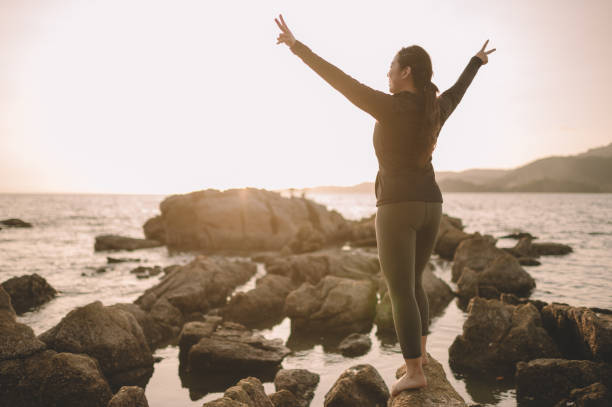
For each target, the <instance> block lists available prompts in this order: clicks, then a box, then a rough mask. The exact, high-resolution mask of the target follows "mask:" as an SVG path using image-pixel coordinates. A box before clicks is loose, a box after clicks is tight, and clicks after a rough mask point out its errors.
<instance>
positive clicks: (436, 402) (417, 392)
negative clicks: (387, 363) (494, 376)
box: [390, 353, 466, 407]
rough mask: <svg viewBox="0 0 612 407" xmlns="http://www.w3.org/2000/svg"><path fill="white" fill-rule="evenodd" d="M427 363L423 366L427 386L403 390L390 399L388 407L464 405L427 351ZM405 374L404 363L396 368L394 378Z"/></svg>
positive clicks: (458, 406) (461, 406) (438, 364)
mask: <svg viewBox="0 0 612 407" xmlns="http://www.w3.org/2000/svg"><path fill="white" fill-rule="evenodd" d="M427 358H428V360H429V363H427V364H426V365H424V366H423V371H424V372H425V377H426V378H427V386H426V387H423V388H419V389H412V390H404V391H402V392H401V393H399V394H398V395H397V396H396V397H394V398H393V399H392V400H391V404H390V407H402V406H428V407H436V406H439V407H447V406H448V407H465V406H466V404H465V400H464V399H463V398H462V397H461V396H460V395H459V393H457V391H456V390H455V389H454V388H453V387H452V386H451V384H450V383H449V382H448V379H447V378H446V374H445V373H444V368H443V367H442V365H441V364H440V363H439V362H438V361H437V360H435V359H434V358H433V357H431V355H430V354H429V353H428V354H427ZM404 374H406V365H405V364H402V366H401V367H400V368H399V369H397V371H396V372H395V377H396V379H399V378H400V377H402V376H403V375H404Z"/></svg>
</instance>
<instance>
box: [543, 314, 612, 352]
mask: <svg viewBox="0 0 612 407" xmlns="http://www.w3.org/2000/svg"><path fill="white" fill-rule="evenodd" d="M542 321H543V324H544V327H545V328H546V329H547V330H548V332H549V333H550V335H551V336H552V337H553V339H554V340H555V342H556V343H557V345H558V347H559V349H560V350H561V352H562V354H563V355H564V357H566V358H570V359H589V360H595V361H602V362H606V363H612V314H609V313H600V312H595V311H593V310H591V309H589V308H587V307H572V306H569V305H567V304H560V303H555V302H553V303H552V304H549V305H547V306H545V307H543V308H542Z"/></svg>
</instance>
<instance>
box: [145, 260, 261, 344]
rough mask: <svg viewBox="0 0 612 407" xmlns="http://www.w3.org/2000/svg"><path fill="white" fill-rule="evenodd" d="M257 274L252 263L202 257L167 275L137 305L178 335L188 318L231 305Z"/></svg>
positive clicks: (165, 328)
mask: <svg viewBox="0 0 612 407" xmlns="http://www.w3.org/2000/svg"><path fill="white" fill-rule="evenodd" d="M256 272H257V265H256V264H255V263H253V262H251V261H242V260H230V259H228V258H225V257H209V256H203V255H198V256H196V257H195V258H194V259H193V260H192V261H191V262H189V263H188V264H186V265H183V266H180V267H179V268H177V269H176V270H175V271H172V272H171V273H170V274H168V275H166V276H165V277H164V278H163V279H162V280H161V281H160V282H159V283H158V284H156V285H155V286H153V287H151V288H149V289H147V290H146V291H145V292H144V293H143V294H142V295H141V296H140V297H138V298H137V299H136V300H135V301H134V302H135V303H136V304H138V305H139V306H140V307H141V308H142V309H143V310H145V311H147V312H149V313H150V315H151V316H152V317H153V319H154V320H155V321H156V323H157V324H159V325H160V326H161V327H162V328H163V331H164V332H174V333H173V334H172V336H174V335H178V334H179V332H180V330H181V328H182V326H183V323H184V322H185V321H187V320H188V319H189V318H188V316H190V315H193V314H194V313H201V314H206V313H208V311H209V310H211V309H212V308H214V307H221V306H223V305H225V304H226V303H227V297H228V296H229V295H230V294H231V293H232V291H234V289H235V288H236V287H237V286H239V285H241V284H244V283H246V282H247V281H248V280H249V279H250V278H251V277H252V276H253V275H255V273H256Z"/></svg>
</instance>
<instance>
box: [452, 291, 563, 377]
mask: <svg viewBox="0 0 612 407" xmlns="http://www.w3.org/2000/svg"><path fill="white" fill-rule="evenodd" d="M448 353H449V364H450V366H451V367H452V368H453V369H455V370H458V371H464V372H470V373H479V374H482V375H486V374H497V375H502V376H503V375H510V374H514V369H515V365H516V363H517V362H519V361H528V360H531V359H536V358H555V357H560V356H561V354H560V352H559V350H558V349H557V347H556V345H555V343H554V342H553V340H552V338H551V337H550V336H549V335H548V332H547V331H546V330H545V329H544V328H543V327H542V321H541V318H540V313H539V312H538V309H537V308H536V307H535V306H533V305H532V304H529V303H528V304H523V305H517V306H515V305H510V304H505V303H503V302H501V301H499V300H495V299H484V298H481V297H474V298H472V299H471V300H470V303H469V305H468V317H467V319H466V321H465V322H464V324H463V333H462V334H461V335H458V336H457V337H456V338H455V340H454V341H453V343H452V344H451V346H450V348H449V350H448Z"/></svg>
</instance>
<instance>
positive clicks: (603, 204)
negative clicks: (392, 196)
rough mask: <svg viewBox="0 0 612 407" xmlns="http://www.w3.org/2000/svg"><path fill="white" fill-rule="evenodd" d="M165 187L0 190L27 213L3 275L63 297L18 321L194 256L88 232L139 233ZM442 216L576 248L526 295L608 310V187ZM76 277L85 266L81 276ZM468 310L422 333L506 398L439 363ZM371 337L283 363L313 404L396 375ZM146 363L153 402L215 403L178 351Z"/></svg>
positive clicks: (454, 197)
mask: <svg viewBox="0 0 612 407" xmlns="http://www.w3.org/2000/svg"><path fill="white" fill-rule="evenodd" d="M164 197H165V196H164V195H93V194H82V195H72V194H66V195H64V194H32V195H30V194H1V195H0V219H5V218H12V217H15V218H20V219H23V220H25V221H27V222H31V223H32V224H33V225H34V227H33V228H32V229H18V228H12V229H11V228H3V229H2V230H0V281H5V280H7V279H9V278H10V277H13V276H19V275H23V274H31V273H38V274H40V275H41V276H43V277H44V278H45V279H47V281H48V282H49V283H50V284H51V285H52V286H53V287H55V288H56V289H57V290H59V291H60V292H61V293H60V295H59V296H58V297H57V298H56V299H54V300H53V301H51V302H50V303H48V304H46V305H44V306H43V307H41V308H40V309H39V310H36V311H34V312H28V313H26V314H24V315H22V316H20V317H18V320H19V321H20V322H22V323H25V324H28V325H29V326H31V327H32V329H34V332H35V333H36V334H40V333H42V332H44V331H45V330H47V329H49V328H51V327H53V326H54V325H56V324H57V323H58V322H59V321H60V320H61V318H62V317H64V316H65V315H66V314H67V313H68V312H69V311H70V310H72V309H74V308H75V307H77V306H82V305H85V304H88V303H90V302H92V301H96V300H100V301H101V302H102V303H103V304H104V305H111V304H114V303H117V302H132V301H134V300H135V299H136V298H137V297H138V296H139V295H140V294H141V293H142V292H143V291H144V290H146V289H147V288H149V287H151V286H153V285H155V284H156V283H157V282H158V281H159V276H158V277H152V278H149V279H138V278H136V276H135V275H133V274H131V273H130V272H129V271H130V270H131V269H133V268H135V267H137V266H138V265H148V266H153V265H160V266H167V265H170V264H185V263H187V262H189V261H190V260H191V259H192V258H193V255H192V254H188V253H178V254H173V255H172V256H170V255H169V254H168V253H167V251H166V249H165V248H164V247H159V248H152V249H144V250H137V251H134V252H116V253H107V252H103V253H96V252H94V250H93V246H94V241H95V236H96V235H100V234H107V233H113V234H120V235H125V236H132V237H143V232H142V225H143V223H144V222H145V221H146V220H147V219H149V218H150V217H152V216H155V215H156V214H158V213H159V209H158V206H159V203H160V202H161V201H162V200H163V199H164ZM307 197H309V198H311V199H314V200H315V201H317V202H320V203H322V204H324V205H326V206H327V207H328V208H329V209H336V210H337V211H338V212H340V213H341V214H342V215H343V216H345V217H346V218H348V219H359V218H361V217H365V216H371V215H372V214H374V213H375V211H376V207H375V201H374V197H373V196H372V195H370V194H364V195H362V194H318V195H314V194H309V195H307ZM443 211H444V213H446V214H448V215H450V216H454V217H459V218H461V219H462V220H463V224H464V225H465V231H466V232H468V233H471V232H475V231H478V232H480V233H482V234H491V235H493V236H494V237H499V236H502V235H505V234H509V233H513V232H518V231H526V232H530V233H531V234H533V235H535V236H537V237H538V238H539V240H540V241H552V242H558V243H564V244H569V245H570V246H572V248H573V249H574V252H573V253H570V254H569V255H565V256H544V257H541V258H540V261H541V262H542V265H540V266H535V267H525V269H526V270H527V271H528V272H529V273H530V274H531V275H532V276H533V277H534V278H535V280H536V284H537V287H536V289H535V290H534V292H533V294H532V296H531V297H532V298H535V299H540V300H543V301H546V302H552V301H556V302H565V303H568V304H570V305H575V306H591V307H601V308H612V298H611V297H610V295H609V291H610V288H611V286H612V284H611V277H610V273H609V272H608V270H609V269H610V267H611V266H612V194H537V193H534V194H530V193H516V194H505V193H480V194H479V193H446V194H444V204H443ZM515 242H516V241H515V240H512V239H500V240H499V241H498V243H497V245H498V246H499V247H510V246H513V245H514V244H515ZM108 255H110V256H112V257H132V258H141V262H140V263H117V264H112V265H108V266H109V268H108V271H107V272H105V273H96V271H95V269H96V268H98V267H101V266H107V261H106V257H107V256H108ZM432 260H433V261H434V264H436V274H437V275H438V276H439V277H441V278H442V279H443V280H445V281H446V282H447V283H449V284H450V286H451V287H452V288H453V289H456V286H455V284H454V283H451V282H450V264H449V263H448V262H445V261H441V260H439V259H437V256H435V255H434V256H433V257H432ZM83 273H84V274H85V275H82V274H83ZM263 273H265V270H264V269H263V265H261V264H259V268H258V272H257V274H256V276H254V277H253V278H252V279H251V280H250V281H249V282H247V283H246V284H245V285H243V286H241V287H239V290H241V291H246V290H249V289H251V288H253V287H254V284H255V279H256V278H257V277H259V276H261V275H262V274H263ZM465 318H466V314H465V313H464V312H463V311H461V310H460V309H459V308H457V306H456V305H455V302H454V301H453V302H451V304H449V306H448V307H447V308H446V310H445V311H444V313H443V314H442V315H441V316H439V317H438V318H436V319H434V320H433V321H432V325H431V330H432V334H431V335H430V336H429V337H428V348H429V349H428V352H429V353H430V354H432V356H433V357H434V358H436V359H437V360H438V361H439V362H440V363H442V365H443V367H444V370H445V372H446V375H447V377H448V379H449V381H450V382H451V384H452V385H453V386H454V387H455V389H457V391H458V392H459V393H460V394H461V396H462V397H464V399H465V400H466V402H468V403H476V402H477V403H481V404H483V405H491V406H493V405H495V406H515V405H516V401H515V397H516V394H515V391H514V389H513V388H512V384H511V383H500V382H486V381H482V380H473V379H469V378H465V377H462V376H461V375H458V374H454V373H453V372H452V371H451V370H450V367H449V365H448V347H449V346H450V344H451V343H452V342H453V340H454V338H455V337H456V336H457V335H458V334H460V333H461V330H462V326H463V321H464V320H465ZM289 330H290V321H289V319H288V318H285V319H284V320H283V321H282V322H281V323H279V324H278V325H276V326H274V327H272V328H271V329H267V330H262V331H261V332H262V333H263V334H264V335H265V336H266V337H269V338H273V337H276V338H282V339H283V340H287V339H288V337H289ZM375 332H376V327H375V326H374V327H373V329H372V331H371V333H370V336H371V338H372V349H371V350H370V352H368V354H366V355H363V356H360V357H356V358H345V357H343V356H341V355H339V354H335V353H330V352H325V351H324V350H323V346H322V345H318V344H317V345H314V346H312V347H311V348H310V349H303V350H300V351H297V352H294V354H292V355H289V356H288V357H286V358H285V359H284V361H283V367H284V368H304V369H308V370H311V371H314V372H316V373H318V374H320V375H321V381H320V383H319V385H318V387H317V390H316V394H315V398H314V400H313V402H312V405H313V406H320V405H323V399H324V395H325V393H326V392H327V391H328V390H329V388H330V387H331V386H332V384H333V383H334V381H335V380H336V379H337V378H338V376H339V375H340V373H341V372H342V371H343V370H345V369H346V368H348V367H349V366H352V365H354V364H358V363H370V364H372V365H374V366H375V367H376V369H377V370H378V371H379V372H380V374H381V375H382V377H383V378H384V379H385V382H386V383H387V385H388V386H391V384H393V382H394V381H395V370H396V369H397V368H398V367H399V366H400V365H401V363H402V357H401V351H400V349H399V345H398V344H397V343H395V344H393V345H388V344H383V343H382V342H381V341H380V340H379V339H378V337H377V336H376V334H375ZM155 356H160V357H162V358H163V359H162V361H161V362H159V363H156V364H155V372H154V373H153V377H151V380H150V381H149V383H148V385H147V388H146V396H147V398H148V400H149V404H151V405H155V406H170V405H184V406H187V405H193V406H196V405H197V406H200V405H202V403H203V402H205V401H210V400H214V399H216V398H218V397H221V396H222V393H210V394H208V395H206V396H205V397H203V398H200V399H198V400H191V399H190V396H189V391H188V389H185V388H182V386H181V382H180V379H179V376H178V348H176V347H174V346H169V347H167V348H164V349H158V350H157V351H156V352H155ZM264 387H265V389H266V393H271V392H274V384H273V383H264Z"/></svg>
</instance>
